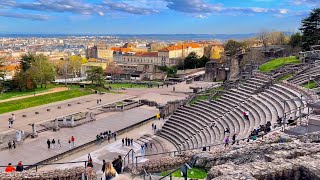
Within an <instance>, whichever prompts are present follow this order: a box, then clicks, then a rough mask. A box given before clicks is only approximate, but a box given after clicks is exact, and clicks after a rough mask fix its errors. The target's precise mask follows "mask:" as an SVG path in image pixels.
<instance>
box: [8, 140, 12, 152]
mask: <svg viewBox="0 0 320 180" xmlns="http://www.w3.org/2000/svg"><path fill="white" fill-rule="evenodd" d="M8 148H9V150H11V149H12V143H11V141H9V142H8Z"/></svg>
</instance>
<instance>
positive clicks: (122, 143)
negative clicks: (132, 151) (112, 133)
mask: <svg viewBox="0 0 320 180" xmlns="http://www.w3.org/2000/svg"><path fill="white" fill-rule="evenodd" d="M122 146H124V138H122Z"/></svg>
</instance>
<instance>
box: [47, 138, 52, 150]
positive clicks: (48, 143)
mask: <svg viewBox="0 0 320 180" xmlns="http://www.w3.org/2000/svg"><path fill="white" fill-rule="evenodd" d="M50 144H51V142H50V140H49V139H48V141H47V145H48V149H50Z"/></svg>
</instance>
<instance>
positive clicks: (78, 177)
mask: <svg viewBox="0 0 320 180" xmlns="http://www.w3.org/2000/svg"><path fill="white" fill-rule="evenodd" d="M84 176H86V177H87V178H88V180H94V179H97V176H96V172H95V171H94V170H93V169H91V168H87V169H85V168H83V167H76V168H70V169H63V170H60V169H56V170H51V171H42V172H41V171H40V172H35V171H23V172H13V173H0V179H1V180H13V179H14V180H22V179H33V180H44V179H45V180H57V179H59V180H67V179H74V180H82V179H83V177H84Z"/></svg>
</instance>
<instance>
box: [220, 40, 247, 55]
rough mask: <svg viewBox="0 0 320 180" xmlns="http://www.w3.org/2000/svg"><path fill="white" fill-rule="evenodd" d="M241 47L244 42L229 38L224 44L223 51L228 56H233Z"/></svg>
mask: <svg viewBox="0 0 320 180" xmlns="http://www.w3.org/2000/svg"><path fill="white" fill-rule="evenodd" d="M243 48H244V43H242V42H239V41H235V40H229V41H228V42H227V44H226V45H225V52H226V53H227V54H228V55H229V56H234V55H236V54H237V53H238V52H240V51H241V50H242V49H243Z"/></svg>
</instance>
